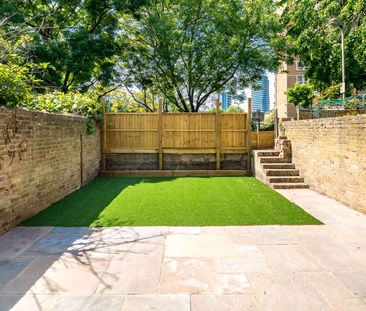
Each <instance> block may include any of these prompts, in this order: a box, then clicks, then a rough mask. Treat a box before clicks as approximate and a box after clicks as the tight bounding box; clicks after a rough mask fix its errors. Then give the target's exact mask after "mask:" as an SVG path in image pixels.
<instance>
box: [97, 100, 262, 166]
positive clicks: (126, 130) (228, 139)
mask: <svg viewBox="0 0 366 311" xmlns="http://www.w3.org/2000/svg"><path fill="white" fill-rule="evenodd" d="M218 107H219V103H217V108H218ZM250 110H251V101H249V113H246V112H243V113H228V112H224V113H222V112H219V109H216V111H217V112H216V113H163V112H161V108H160V109H159V111H158V112H155V113H105V118H104V128H103V139H102V141H103V143H102V161H103V163H102V166H103V170H105V169H106V155H108V154H123V153H125V154H149V153H156V154H158V159H159V165H158V168H159V170H163V167H164V163H163V161H164V154H214V155H216V170H217V171H220V170H221V162H222V157H223V155H224V154H228V153H231V154H233V153H237V154H246V155H247V156H246V160H247V168H249V167H250V150H251V147H252V146H253V139H254V141H255V145H254V147H256V146H257V144H258V142H259V143H260V144H261V143H263V142H265V143H267V136H266V137H264V136H263V135H262V134H260V136H259V137H257V136H256V135H257V134H254V136H252V135H251V117H250V116H251V111H250Z"/></svg>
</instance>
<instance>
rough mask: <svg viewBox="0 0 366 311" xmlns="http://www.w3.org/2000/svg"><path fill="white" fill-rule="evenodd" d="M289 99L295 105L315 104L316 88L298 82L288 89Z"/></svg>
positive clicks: (309, 105)
mask: <svg viewBox="0 0 366 311" xmlns="http://www.w3.org/2000/svg"><path fill="white" fill-rule="evenodd" d="M287 95H288V101H289V103H291V104H294V105H295V106H300V107H302V108H309V107H311V106H312V104H313V99H314V90H313V88H312V87H311V86H309V85H308V84H296V85H295V87H293V88H292V89H289V90H288V91H287Z"/></svg>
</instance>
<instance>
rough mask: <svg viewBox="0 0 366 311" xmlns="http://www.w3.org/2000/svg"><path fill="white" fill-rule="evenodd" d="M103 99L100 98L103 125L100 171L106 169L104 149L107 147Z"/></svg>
mask: <svg viewBox="0 0 366 311" xmlns="http://www.w3.org/2000/svg"><path fill="white" fill-rule="evenodd" d="M105 106H106V105H105V100H104V99H102V109H103V127H102V134H103V135H102V171H105V170H106V149H107V116H106V107H105Z"/></svg>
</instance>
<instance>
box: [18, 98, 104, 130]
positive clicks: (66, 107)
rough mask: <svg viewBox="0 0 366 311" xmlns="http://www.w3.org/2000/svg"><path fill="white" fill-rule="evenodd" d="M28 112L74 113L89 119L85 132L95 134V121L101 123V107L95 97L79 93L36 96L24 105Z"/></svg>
mask: <svg viewBox="0 0 366 311" xmlns="http://www.w3.org/2000/svg"><path fill="white" fill-rule="evenodd" d="M24 106H25V107H26V108H28V109H30V110H37V111H46V112H53V113H75V114H79V115H83V116H86V117H88V118H89V120H88V124H87V132H88V133H89V134H92V133H94V132H95V121H96V122H97V123H99V124H100V123H101V122H102V120H103V119H102V106H101V104H100V103H99V102H98V100H97V98H96V96H94V95H89V94H81V93H67V94H64V93H60V92H54V93H48V94H38V95H35V96H33V98H32V99H31V100H30V101H29V102H27V103H25V105H24Z"/></svg>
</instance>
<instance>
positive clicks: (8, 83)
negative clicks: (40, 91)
mask: <svg viewBox="0 0 366 311" xmlns="http://www.w3.org/2000/svg"><path fill="white" fill-rule="evenodd" d="M28 75H29V73H28V70H27V69H26V68H25V67H22V66H18V65H6V64H1V63H0V106H5V107H16V106H18V105H19V103H24V102H26V101H27V100H29V99H30V98H31V96H32V89H31V87H30V86H29V85H28V83H27V81H28V78H29V77H28Z"/></svg>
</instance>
